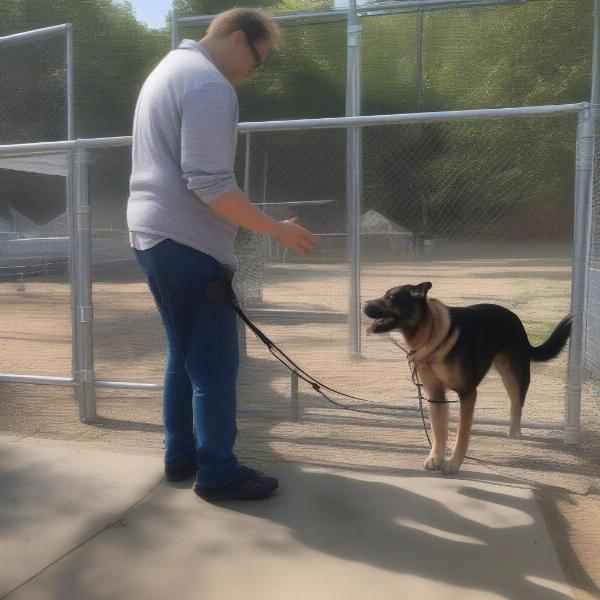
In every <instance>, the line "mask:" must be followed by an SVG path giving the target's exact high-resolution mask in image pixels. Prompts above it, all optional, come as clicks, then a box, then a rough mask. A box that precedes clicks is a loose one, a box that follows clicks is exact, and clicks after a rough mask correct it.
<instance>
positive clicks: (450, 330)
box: [407, 322, 456, 363]
mask: <svg viewBox="0 0 600 600" xmlns="http://www.w3.org/2000/svg"><path fill="white" fill-rule="evenodd" d="M455 331H456V325H455V324H453V323H450V326H449V327H448V331H447V332H446V335H445V336H444V337H443V338H442V340H441V342H440V343H439V344H438V345H437V346H436V347H435V348H434V349H433V350H432V351H431V352H429V354H427V355H426V356H423V357H419V358H417V353H418V352H419V350H422V349H423V348H425V347H426V346H427V344H429V340H430V339H431V337H432V335H433V322H432V323H431V330H430V331H429V337H428V338H427V341H426V342H425V343H424V344H423V345H422V346H420V347H419V348H417V349H416V350H411V351H410V352H408V353H407V354H408V359H409V360H411V361H412V362H414V363H423V362H435V361H433V360H430V359H431V357H432V356H433V355H434V354H435V353H436V352H438V351H439V350H440V349H441V348H442V346H443V345H444V344H445V343H446V342H447V341H448V339H449V338H450V337H451V336H452V334H453V333H454V332H455Z"/></svg>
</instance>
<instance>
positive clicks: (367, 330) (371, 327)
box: [365, 321, 375, 335]
mask: <svg viewBox="0 0 600 600" xmlns="http://www.w3.org/2000/svg"><path fill="white" fill-rule="evenodd" d="M374 330H375V321H373V322H372V323H371V324H370V325H369V326H368V327H366V328H365V333H366V334H367V335H373V333H374Z"/></svg>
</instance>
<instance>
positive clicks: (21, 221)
mask: <svg viewBox="0 0 600 600" xmlns="http://www.w3.org/2000/svg"><path fill="white" fill-rule="evenodd" d="M43 165H46V167H44V166H43ZM44 168H46V170H50V171H53V170H54V171H61V170H62V169H65V168H66V156H65V155H58V154H54V155H51V157H49V156H46V157H45V162H43V163H41V162H40V161H39V160H38V157H37V156H20V157H18V159H12V160H9V159H7V158H0V332H1V333H0V357H1V362H2V366H1V367H0V371H2V372H3V373H17V374H26V375H50V376H63V377H69V376H70V375H71V309H70V293H71V292H70V281H69V273H68V257H69V248H70V240H69V227H68V219H67V200H66V194H67V184H66V178H65V177H64V175H50V174H48V173H44V172H37V171H40V170H43V169H44ZM27 169H29V171H27ZM49 349H52V351H51V352H49V351H48V350H49Z"/></svg>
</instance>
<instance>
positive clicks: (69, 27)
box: [65, 23, 75, 140]
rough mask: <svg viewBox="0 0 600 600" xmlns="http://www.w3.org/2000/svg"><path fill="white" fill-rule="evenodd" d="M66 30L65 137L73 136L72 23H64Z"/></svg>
mask: <svg viewBox="0 0 600 600" xmlns="http://www.w3.org/2000/svg"><path fill="white" fill-rule="evenodd" d="M65 27H66V32H67V139H69V140H72V139H74V138H75V96H74V92H73V77H74V75H73V67H74V60H73V56H74V55H73V52H74V47H73V25H72V24H71V23H67V24H66V25H65Z"/></svg>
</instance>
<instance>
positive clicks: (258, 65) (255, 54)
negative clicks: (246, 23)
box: [244, 32, 263, 71]
mask: <svg viewBox="0 0 600 600" xmlns="http://www.w3.org/2000/svg"><path fill="white" fill-rule="evenodd" d="M244 35H245V36H246V41H247V42H248V46H249V48H250V51H251V52H252V56H253V57H254V64H255V65H256V70H257V71H258V69H260V68H261V67H262V66H263V61H262V58H261V57H260V54H259V53H258V50H257V49H256V46H255V45H254V44H253V43H252V40H251V39H250V38H249V37H248V34H247V33H246V32H244Z"/></svg>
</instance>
